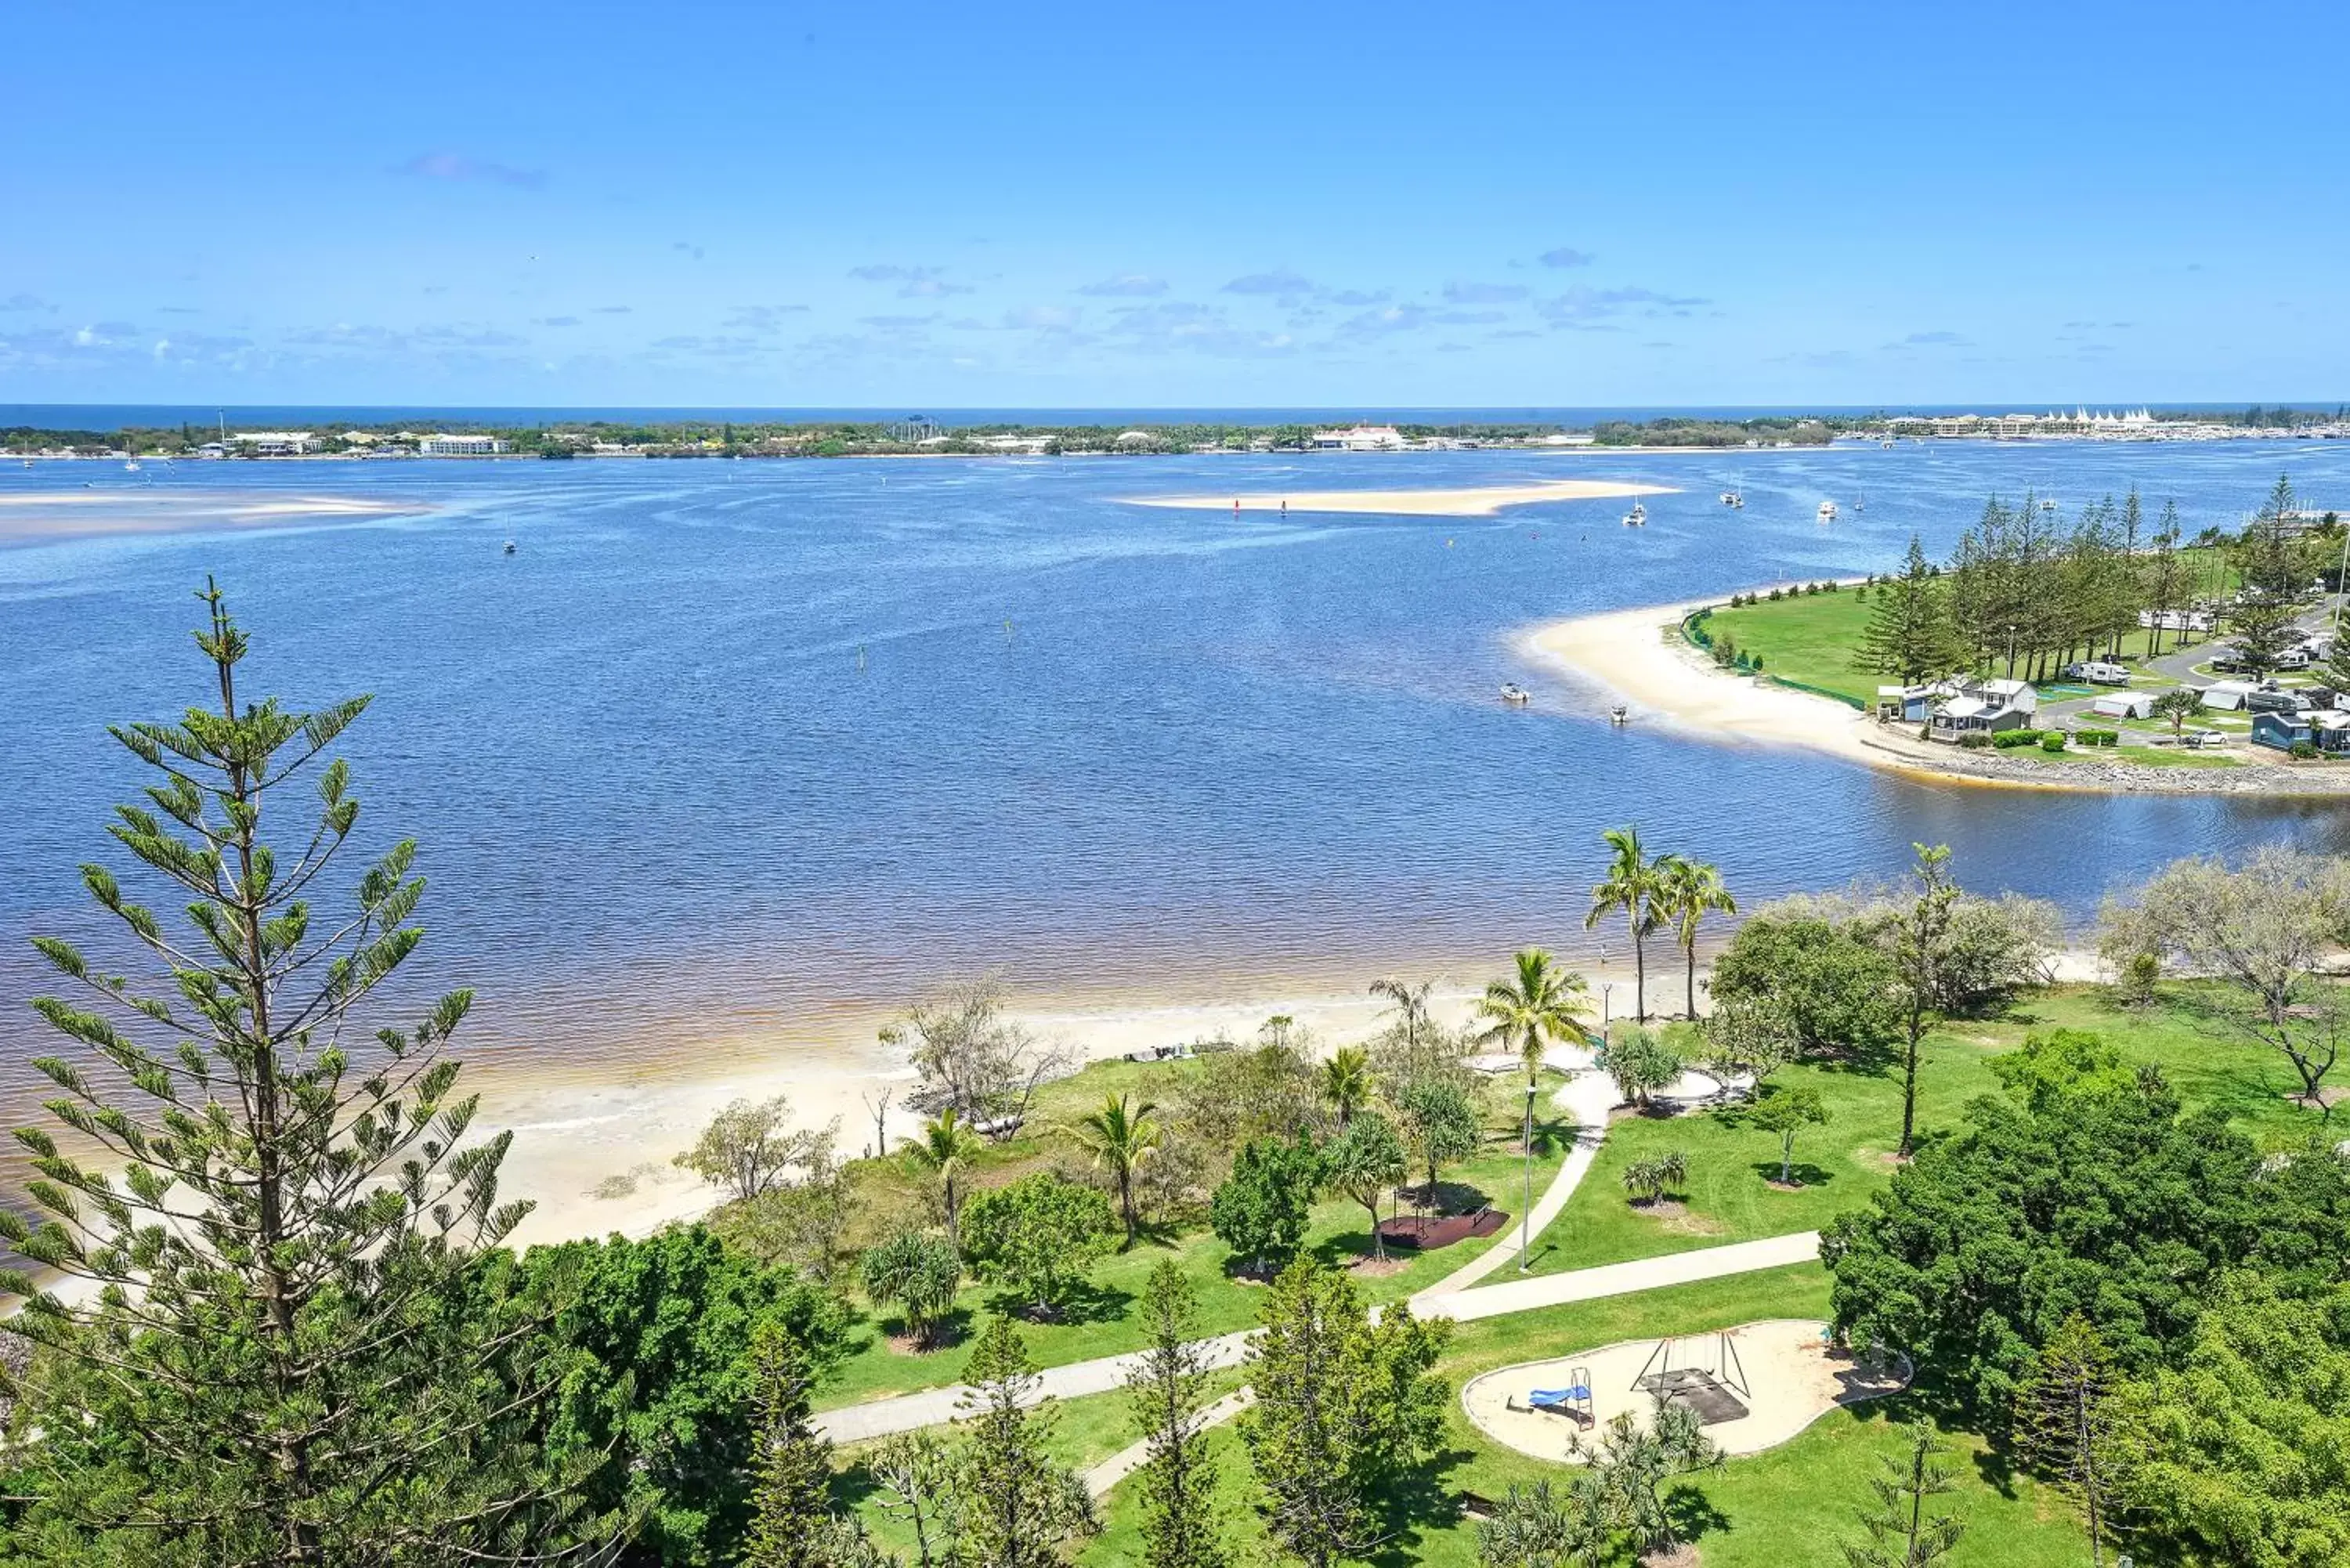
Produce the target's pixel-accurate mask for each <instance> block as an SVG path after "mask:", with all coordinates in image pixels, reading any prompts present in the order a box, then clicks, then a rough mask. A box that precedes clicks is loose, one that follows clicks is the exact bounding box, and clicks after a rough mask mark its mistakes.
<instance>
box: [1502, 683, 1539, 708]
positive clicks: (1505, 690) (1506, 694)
mask: <svg viewBox="0 0 2350 1568" xmlns="http://www.w3.org/2000/svg"><path fill="white" fill-rule="evenodd" d="M1502 701H1504V702H1508V703H1511V704H1512V705H1513V706H1523V705H1524V704H1525V703H1528V702H1531V701H1534V697H1533V696H1532V695H1531V694H1530V693H1529V692H1528V691H1526V689H1525V688H1524V687H1523V686H1521V685H1519V684H1518V683H1517V682H1516V681H1514V680H1504V681H1503V682H1502Z"/></svg>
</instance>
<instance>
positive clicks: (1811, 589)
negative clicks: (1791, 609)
mask: <svg viewBox="0 0 2350 1568" xmlns="http://www.w3.org/2000/svg"><path fill="white" fill-rule="evenodd" d="M1819 591H1820V585H1819V584H1817V583H1805V584H1804V592H1805V593H1807V594H1810V595H1813V596H1814V597H1817V595H1818V594H1819Z"/></svg>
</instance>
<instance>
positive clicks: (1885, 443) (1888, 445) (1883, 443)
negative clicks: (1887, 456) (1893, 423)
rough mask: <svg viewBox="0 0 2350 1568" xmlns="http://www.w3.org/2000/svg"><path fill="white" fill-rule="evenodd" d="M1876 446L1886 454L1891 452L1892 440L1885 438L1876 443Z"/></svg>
mask: <svg viewBox="0 0 2350 1568" xmlns="http://www.w3.org/2000/svg"><path fill="white" fill-rule="evenodd" d="M1877 445H1878V446H1879V447H1881V448H1883V449H1884V450H1885V451H1887V452H1891V451H1892V450H1893V438H1892V437H1891V436H1887V437H1886V438H1885V439H1884V440H1883V441H1878V442H1877Z"/></svg>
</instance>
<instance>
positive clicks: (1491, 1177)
mask: <svg viewBox="0 0 2350 1568" xmlns="http://www.w3.org/2000/svg"><path fill="white" fill-rule="evenodd" d="M1183 1070H1184V1068H1183V1067H1182V1066H1181V1065H1180V1064H1163V1065H1159V1066H1139V1065H1137V1064H1130V1063H1123V1062H1119V1063H1105V1064H1097V1065H1096V1066H1093V1067H1088V1068H1087V1069H1086V1070H1085V1071H1084V1072H1082V1073H1079V1074H1077V1075H1076V1076H1075V1077H1072V1078H1069V1079H1066V1080H1064V1081H1063V1082H1062V1083H1060V1084H1056V1085H1052V1091H1053V1092H1052V1094H1051V1095H1049V1096H1041V1097H1040V1103H1039V1106H1038V1114H1037V1115H1036V1116H1034V1117H1032V1118H1031V1122H1030V1125H1031V1126H1032V1127H1036V1128H1037V1129H1039V1130H1037V1131H1036V1132H1034V1133H1031V1134H1027V1135H1024V1137H1020V1138H1015V1139H1014V1140H1012V1141H1011V1142H1009V1143H1007V1144H1005V1145H1003V1146H1002V1147H1000V1148H997V1149H994V1150H991V1151H990V1153H989V1155H988V1158H987V1161H986V1162H985V1163H984V1165H983V1168H982V1174H981V1176H980V1180H981V1181H982V1182H983V1184H993V1183H994V1182H997V1181H1001V1180H1005V1179H1010V1177H1011V1176H1012V1175H1014V1174H1017V1173H1019V1172H1020V1171H1023V1170H1026V1169H1033V1168H1039V1167H1041V1166H1043V1165H1044V1164H1045V1163H1046V1162H1047V1161H1048V1160H1049V1159H1050V1158H1053V1157H1054V1156H1055V1155H1056V1154H1057V1155H1060V1156H1063V1157H1066V1154H1067V1152H1068V1149H1069V1147H1070V1146H1069V1145H1068V1143H1067V1141H1066V1138H1065V1137H1061V1136H1060V1135H1058V1134H1056V1133H1055V1132H1054V1131H1052V1130H1051V1128H1052V1127H1055V1126H1065V1125H1066V1123H1067V1122H1069V1121H1071V1120H1074V1119H1075V1118H1076V1115H1077V1114H1078V1112H1079V1110H1080V1108H1081V1107H1090V1106H1096V1105H1098V1104H1099V1103H1100V1101H1101V1097H1102V1096H1103V1095H1104V1094H1105V1093H1117V1092H1119V1091H1120V1090H1125V1091H1127V1092H1135V1091H1137V1090H1138V1089H1139V1088H1141V1087H1144V1086H1147V1085H1151V1084H1156V1085H1165V1084H1166V1083H1167V1082H1168V1075H1169V1074H1170V1073H1172V1072H1180V1071H1183ZM1151 1075H1155V1077H1153V1076H1151ZM1516 1128H1517V1124H1516V1123H1515V1122H1508V1123H1506V1124H1504V1122H1503V1120H1502V1119H1501V1117H1500V1116H1499V1112H1498V1109H1497V1112H1496V1119H1495V1120H1494V1122H1493V1123H1492V1125H1491V1127H1489V1129H1488V1135H1487V1139H1486V1145H1485V1147H1484V1149H1483V1150H1482V1151H1481V1152H1480V1153H1479V1154H1478V1155H1477V1156H1476V1158H1472V1159H1471V1160H1468V1161H1466V1162H1464V1163H1463V1164H1461V1165H1458V1166H1453V1167H1450V1168H1447V1170H1446V1172H1445V1176H1444V1179H1445V1182H1446V1183H1447V1185H1448V1186H1450V1187H1465V1188H1471V1189H1476V1190H1478V1191H1481V1192H1482V1193H1484V1194H1485V1195H1486V1197H1487V1198H1488V1199H1490V1200H1491V1201H1492V1204H1493V1206H1494V1207H1495V1208H1497V1209H1502V1210H1507V1211H1508V1212H1510V1213H1513V1214H1514V1213H1516V1212H1518V1210H1520V1209H1521V1208H1523V1199H1522V1196H1521V1195H1522V1193H1523V1183H1524V1179H1525V1175H1524V1172H1525V1164H1524V1161H1523V1159H1522V1158H1520V1156H1519V1153H1518V1140H1517V1136H1516ZM1565 1147H1566V1139H1565V1137H1563V1136H1553V1137H1549V1138H1548V1139H1547V1140H1541V1141H1538V1143H1537V1147H1536V1151H1535V1155H1534V1192H1535V1195H1536V1196H1537V1197H1539V1196H1540V1195H1541V1193H1542V1190H1543V1189H1544V1187H1545V1186H1546V1185H1547V1184H1548V1183H1549V1181H1550V1179H1551V1177H1552V1175H1553V1174H1555V1172H1556V1171H1557V1169H1558V1166H1559V1162H1560V1160H1561V1159H1562V1158H1564V1155H1565ZM859 1163H860V1164H861V1165H879V1164H880V1163H882V1162H875V1161H864V1162H859ZM885 1177H887V1178H888V1179H890V1180H893V1181H895V1180H899V1179H905V1180H908V1181H910V1178H902V1177H901V1175H900V1174H899V1172H898V1171H897V1169H896V1168H894V1167H893V1168H892V1169H891V1170H889V1171H875V1172H872V1173H870V1179H872V1180H873V1181H874V1183H875V1184H876V1185H879V1183H880V1182H881V1180H882V1179H884V1178H885ZM1499 1239H1500V1238H1499V1236H1498V1235H1497V1236H1494V1237H1489V1238H1486V1239H1484V1240H1482V1241H1465V1242H1461V1243H1460V1244H1458V1245H1455V1246H1452V1247H1448V1248H1445V1249H1443V1250H1441V1251H1434V1252H1430V1253H1426V1254H1424V1255H1419V1256H1414V1255H1412V1254H1409V1253H1399V1254H1397V1255H1398V1256H1399V1257H1401V1258H1405V1259H1408V1260H1409V1262H1408V1263H1407V1266H1406V1267H1405V1268H1403V1269H1402V1270H1400V1271H1399V1272H1395V1273H1392V1274H1387V1275H1383V1276H1378V1277H1366V1278H1364V1279H1363V1280H1362V1281H1361V1284H1362V1289H1363V1293H1364V1295H1365V1296H1366V1298H1367V1299H1369V1300H1371V1301H1375V1302H1378V1301H1389V1300H1392V1299H1394V1298H1396V1297H1399V1296H1405V1295H1409V1294H1410V1293H1412V1292H1414V1291H1417V1290H1419V1289H1421V1288H1423V1287H1424V1286H1427V1285H1429V1284H1431V1283H1433V1282H1436V1281H1437V1280H1440V1279H1441V1278H1443V1277H1444V1276H1445V1275H1447V1274H1449V1273H1451V1272H1452V1271H1453V1270H1455V1269H1458V1268H1459V1267H1461V1264H1463V1263H1465V1262H1469V1261H1470V1260H1471V1259H1473V1258H1475V1257H1476V1256H1477V1255H1478V1254H1479V1253H1480V1252H1482V1251H1484V1250H1485V1249H1486V1248H1488V1247H1490V1246H1492V1245H1493V1244H1494V1243H1495V1242H1496V1241H1498V1240H1499ZM1305 1246H1306V1251H1309V1252H1310V1253H1312V1254H1313V1255H1315V1256H1316V1257H1319V1258H1321V1259H1322V1260H1323V1261H1325V1262H1340V1263H1343V1262H1352V1261H1353V1260H1355V1259H1357V1258H1359V1257H1361V1256H1363V1255H1365V1254H1366V1253H1367V1251H1369V1247H1370V1233H1369V1231H1368V1229H1367V1226H1366V1223H1365V1216H1364V1213H1363V1210H1362V1207H1361V1205H1359V1204H1357V1203H1355V1202H1353V1201H1351V1200H1349V1199H1331V1200H1325V1201H1323V1202H1321V1203H1318V1204H1316V1205H1315V1209H1314V1215H1313V1222H1312V1225H1311V1228H1310V1229H1309V1230H1308V1231H1307V1233H1306V1240H1305ZM1170 1257H1171V1258H1174V1259H1176V1260H1177V1261H1178V1262H1180V1263H1181V1264H1182V1266H1183V1270H1184V1272H1186V1273H1187V1274H1189V1275H1190V1276H1191V1281H1192V1282H1193V1283H1194V1284H1195V1285H1196V1286H1197V1287H1198V1289H1199V1293H1200V1314H1201V1332H1202V1333H1204V1334H1224V1333H1228V1332H1230V1331H1232V1330H1233V1329H1237V1328H1245V1327H1247V1326H1248V1325H1249V1324H1251V1323H1253V1321H1255V1314H1256V1300H1257V1295H1258V1287H1256V1286H1254V1285H1252V1284H1243V1283H1242V1282H1239V1281H1238V1280H1236V1279H1234V1278H1233V1277H1232V1272H1231V1268H1232V1262H1233V1259H1232V1251H1231V1249H1229V1248H1227V1247H1226V1246H1225V1245H1224V1244H1223V1243H1222V1241H1218V1240H1217V1239H1216V1237H1215V1236H1214V1234H1213V1233H1212V1232H1211V1231H1208V1230H1206V1229H1205V1228H1204V1227H1199V1228H1194V1229H1191V1230H1187V1231H1182V1232H1180V1234H1177V1235H1175V1236H1172V1237H1165V1238H1157V1239H1146V1240H1144V1241H1140V1242H1139V1243H1138V1244H1137V1245H1136V1247H1135V1248H1134V1250H1133V1251H1128V1252H1118V1253H1114V1254H1112V1255H1111V1256H1110V1257H1109V1258H1107V1259H1106V1260H1105V1261H1103V1262H1101V1263H1100V1264H1098V1265H1097V1266H1096V1268H1095V1269H1094V1271H1093V1274H1092V1278H1091V1289H1090V1291H1089V1292H1088V1293H1087V1295H1086V1296H1085V1297H1084V1298H1083V1299H1082V1300H1081V1301H1080V1302H1079V1303H1078V1307H1077V1310H1076V1311H1075V1312H1074V1313H1072V1314H1071V1316H1070V1319H1069V1321H1067V1322H1064V1323H1058V1324H1024V1325H1023V1332H1024V1334H1026V1336H1027V1339H1028V1344H1029V1348H1030V1350H1031V1351H1032V1352H1033V1353H1034V1355H1035V1357H1036V1359H1037V1361H1038V1363H1039V1364H1040V1365H1042V1366H1060V1365H1062V1364H1063V1363H1065V1362H1071V1361H1086V1360H1090V1359H1092V1358H1093V1357H1095V1356H1097V1355H1117V1354H1118V1353H1120V1352H1122V1351H1128V1350H1133V1349H1136V1348H1138V1347H1139V1345H1141V1343H1142V1339H1141V1333H1140V1328H1139V1325H1138V1324H1136V1323H1134V1322H1133V1321H1132V1320H1131V1319H1130V1318H1129V1316H1128V1313H1129V1310H1130V1309H1131V1307H1132V1306H1133V1304H1134V1303H1135V1301H1136V1300H1137V1299H1138V1298H1139V1296H1140V1295H1141V1293H1142V1287H1143V1283H1144V1282H1145V1281H1146V1280H1147V1279H1149V1274H1150V1271H1151V1270H1152V1269H1153V1268H1155V1267H1156V1266H1157V1265H1158V1263H1159V1261H1160V1260H1161V1259H1164V1258H1170ZM852 1295H853V1296H854V1293H852ZM998 1295H999V1293H998V1292H997V1290H996V1289H995V1287H993V1286H990V1285H983V1284H977V1283H971V1284H966V1285H965V1287H964V1288H963V1291H962V1294H961V1295H960V1297H959V1298H958V1308H959V1311H960V1313H961V1314H962V1326H963V1328H964V1329H965V1330H966V1331H969V1330H972V1329H975V1328H976V1327H977V1326H978V1322H979V1320H980V1318H981V1316H982V1315H983V1314H986V1313H988V1312H990V1311H993V1310H997V1307H998V1306H999V1304H1002V1305H1009V1304H1013V1303H999V1301H998ZM854 1299H856V1300H858V1302H859V1303H861V1302H862V1298H861V1296H854ZM894 1326H895V1325H894V1321H890V1322H885V1321H882V1320H880V1319H879V1318H877V1317H875V1316H874V1315H872V1314H869V1313H868V1314H866V1315H865V1316H864V1317H863V1318H862V1320H861V1321H860V1322H859V1323H858V1324H857V1326H856V1328H855V1329H854V1330H853V1332H852V1338H851V1345H852V1349H851V1353H850V1355H849V1356H848V1358H847V1362H846V1363H845V1364H844V1365H843V1366H841V1367H840V1369H839V1370H838V1371H837V1373H836V1374H835V1375H834V1376H832V1377H830V1378H828V1379H827V1381H826V1383H825V1386H824V1387H823V1388H822V1390H821V1391H820V1392H819V1394H818V1397H817V1400H816V1403H817V1405H818V1407H821V1408H826V1409H829V1408H831V1407H835V1406H839V1405H854V1404H858V1403H860V1402H862V1401H864V1400H868V1399H875V1398H879V1397H884V1396H887V1395H891V1394H904V1393H910V1392H912V1391H914V1390H916V1389H920V1388H934V1387H939V1386H944V1385H947V1384H951V1383H957V1382H960V1381H962V1366H963V1361H964V1359H965V1358H966V1356H967V1355H969V1345H970V1340H969V1335H968V1332H966V1334H965V1337H964V1338H963V1339H962V1340H961V1341H959V1342H958V1343H955V1344H952V1345H946V1346H944V1347H942V1348H941V1349H938V1350H934V1351H931V1352H929V1353H927V1354H923V1355H914V1354H910V1353H906V1352H901V1351H899V1350H896V1349H893V1348H892V1347H891V1346H890V1345H889V1331H890V1329H891V1328H893V1327H894Z"/></svg>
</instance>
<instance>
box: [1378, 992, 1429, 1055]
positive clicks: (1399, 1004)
mask: <svg viewBox="0 0 2350 1568" xmlns="http://www.w3.org/2000/svg"><path fill="white" fill-rule="evenodd" d="M1428 991H1429V983H1428V981H1420V982H1419V984H1418V985H1411V984H1409V983H1407V982H1406V981H1400V980H1375V981H1371V994H1372V995H1373V996H1384V997H1386V998H1387V999H1388V1001H1389V1002H1393V1003H1395V1011H1396V1013H1397V1015H1398V1017H1399V1021H1400V1022H1401V1023H1402V1024H1403V1044H1404V1049H1405V1050H1406V1051H1407V1052H1417V1051H1418V1050H1419V1032H1420V1031H1421V1030H1423V1029H1425V1028H1427V1027H1428Z"/></svg>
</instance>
